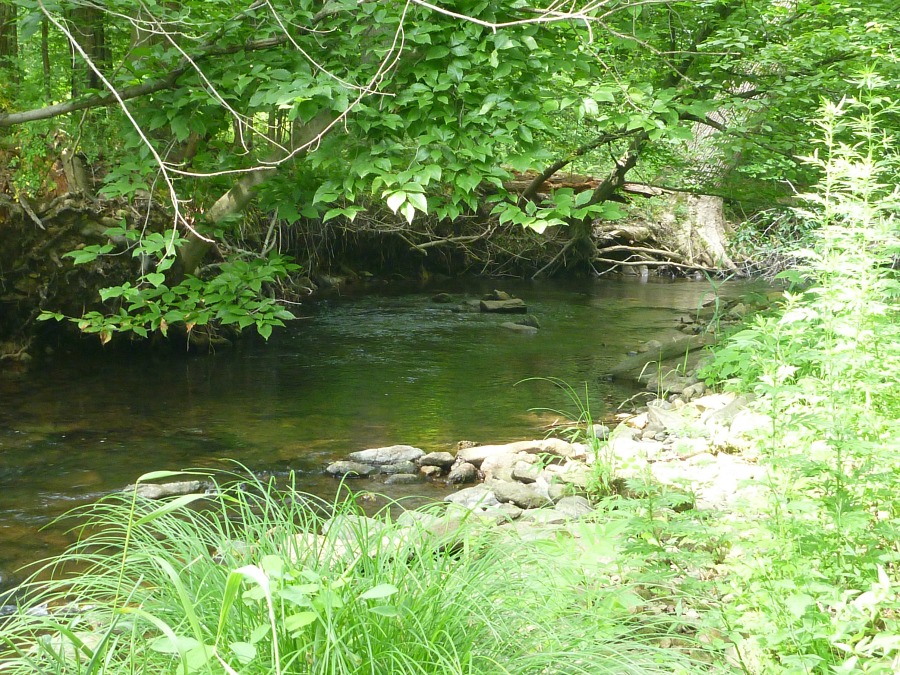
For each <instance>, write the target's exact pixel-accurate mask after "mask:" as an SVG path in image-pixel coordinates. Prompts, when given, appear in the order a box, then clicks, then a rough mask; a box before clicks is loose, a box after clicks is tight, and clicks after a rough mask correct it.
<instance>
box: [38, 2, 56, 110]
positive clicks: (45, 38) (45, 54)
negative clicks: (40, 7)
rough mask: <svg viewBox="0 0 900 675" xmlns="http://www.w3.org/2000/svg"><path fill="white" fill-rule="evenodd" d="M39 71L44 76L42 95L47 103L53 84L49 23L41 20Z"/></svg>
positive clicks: (51, 93)
mask: <svg viewBox="0 0 900 675" xmlns="http://www.w3.org/2000/svg"><path fill="white" fill-rule="evenodd" d="M41 70H42V72H43V74H44V95H45V96H46V97H47V101H48V102H50V100H51V99H52V98H53V84H52V82H51V80H50V22H49V21H48V20H47V17H46V16H45V17H44V18H43V19H41Z"/></svg>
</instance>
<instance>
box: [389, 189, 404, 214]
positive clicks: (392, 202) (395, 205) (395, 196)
mask: <svg viewBox="0 0 900 675" xmlns="http://www.w3.org/2000/svg"><path fill="white" fill-rule="evenodd" d="M405 201H406V193H405V192H393V193H391V194H390V195H388V198H387V205H388V208H390V210H391V211H393V212H394V213H397V209H399V208H400V206H401V205H402V204H403V203H404V202H405Z"/></svg>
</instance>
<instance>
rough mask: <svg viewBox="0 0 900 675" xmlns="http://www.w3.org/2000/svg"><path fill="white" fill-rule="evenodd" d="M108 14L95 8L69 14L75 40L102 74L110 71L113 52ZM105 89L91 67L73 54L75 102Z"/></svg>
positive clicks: (77, 10)
mask: <svg viewBox="0 0 900 675" xmlns="http://www.w3.org/2000/svg"><path fill="white" fill-rule="evenodd" d="M105 16H106V15H105V13H104V12H103V11H102V10H100V9H97V8H95V7H78V8H75V9H72V10H69V12H68V18H69V23H70V26H71V31H72V36H73V37H74V38H75V40H76V41H77V42H78V44H79V45H80V46H81V48H82V49H83V50H84V51H85V53H86V54H87V55H88V57H89V58H90V59H91V61H93V62H94V64H95V65H96V66H97V67H98V68H100V69H101V70H103V69H105V68H108V67H109V61H110V58H109V49H108V48H107V45H106V29H105ZM101 87H102V83H101V82H100V78H99V77H97V73H95V72H94V71H93V70H92V69H91V68H89V67H88V64H87V63H85V61H84V60H83V59H82V58H81V56H80V55H78V54H77V53H76V52H75V50H74V49H73V50H72V98H76V97H78V96H80V95H81V94H83V93H84V92H86V91H88V90H98V89H100V88H101Z"/></svg>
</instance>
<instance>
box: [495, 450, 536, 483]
mask: <svg viewBox="0 0 900 675" xmlns="http://www.w3.org/2000/svg"><path fill="white" fill-rule="evenodd" d="M536 459H537V457H535V456H534V455H529V454H527V453H524V452H521V453H515V454H513V453H504V454H500V455H491V456H490V457H487V458H485V460H484V461H483V462H482V463H481V473H482V474H483V475H484V479H485V480H493V479H494V478H496V479H498V480H506V481H511V480H513V468H514V467H515V465H516V463H517V462H528V463H529V464H530V463H532V462H534V461H535V460H536Z"/></svg>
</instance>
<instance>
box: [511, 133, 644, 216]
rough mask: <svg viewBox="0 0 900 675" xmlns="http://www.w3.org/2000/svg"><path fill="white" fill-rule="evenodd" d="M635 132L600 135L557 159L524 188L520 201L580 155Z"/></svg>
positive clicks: (534, 192) (532, 195) (533, 193)
mask: <svg viewBox="0 0 900 675" xmlns="http://www.w3.org/2000/svg"><path fill="white" fill-rule="evenodd" d="M637 132H638V130H637V129H634V130H632V131H625V130H624V129H619V130H617V131H613V132H610V133H605V134H600V135H599V136H597V138H595V139H594V140H592V141H589V142H587V143H585V144H584V145H582V146H579V147H577V148H575V150H573V151H572V152H571V153H570V154H569V155H567V156H566V157H563V158H561V159H558V160H557V161H555V162H554V163H553V164H551V165H550V166H548V167H547V168H546V169H544V170H543V171H542V172H541V173H540V174H539V175H538V176H536V177H535V179H534V180H533V181H531V183H530V184H529V185H528V187H527V188H525V190H524V192H522V199H523V200H528V199H531V198H532V197H534V196H535V195H536V194H537V192H538V190H540V189H541V185H543V184H544V183H545V182H547V181H548V180H549V179H550V178H551V177H552V176H553V175H554V174H555V173H557V172H558V171H560V170H561V169H563V168H564V167H566V166H568V165H569V164H570V163H571V162H572V161H573V160H575V159H576V158H578V157H581V156H582V155H586V154H587V153H589V152H590V151H591V150H595V149H597V148H599V147H600V146H601V145H606V144H607V143H612V142H613V141H617V140H619V139H620V138H625V137H626V136H631V135H632V134H636V133H637Z"/></svg>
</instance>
